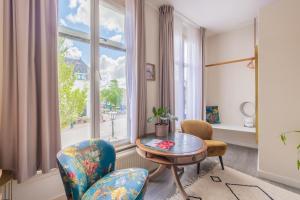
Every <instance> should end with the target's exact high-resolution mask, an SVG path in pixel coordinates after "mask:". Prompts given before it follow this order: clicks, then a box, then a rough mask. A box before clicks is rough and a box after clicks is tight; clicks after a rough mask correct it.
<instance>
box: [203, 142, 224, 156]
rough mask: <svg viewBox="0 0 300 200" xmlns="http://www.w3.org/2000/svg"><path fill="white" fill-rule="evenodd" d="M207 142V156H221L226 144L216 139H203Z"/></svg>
mask: <svg viewBox="0 0 300 200" xmlns="http://www.w3.org/2000/svg"><path fill="white" fill-rule="evenodd" d="M204 141H205V143H206V144H207V156H208V157H212V156H223V155H224V154H225V152H226V149H227V144H226V143H225V142H222V141H217V140H204Z"/></svg>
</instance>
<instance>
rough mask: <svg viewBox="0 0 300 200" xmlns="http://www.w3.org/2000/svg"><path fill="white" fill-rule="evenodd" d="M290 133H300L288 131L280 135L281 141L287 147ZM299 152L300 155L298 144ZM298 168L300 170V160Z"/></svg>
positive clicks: (299, 150) (299, 145) (299, 149)
mask: <svg viewBox="0 0 300 200" xmlns="http://www.w3.org/2000/svg"><path fill="white" fill-rule="evenodd" d="M289 133H300V131H299V130H295V131H287V132H284V133H281V134H280V140H281V141H282V143H283V144H285V145H286V141H287V136H286V135H287V134H289ZM297 150H298V154H299V153H300V144H298V146H297ZM297 168H298V170H300V160H299V159H298V160H297Z"/></svg>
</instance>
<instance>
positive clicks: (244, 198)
mask: <svg viewBox="0 0 300 200" xmlns="http://www.w3.org/2000/svg"><path fill="white" fill-rule="evenodd" d="M185 191H186V192H187V194H188V195H189V196H190V199H191V200H194V199H198V200H300V195H298V194H295V193H292V192H290V191H288V190H285V189H282V188H280V187H277V186H274V185H272V184H270V183H267V182H265V181H263V180H260V179H258V178H255V177H252V176H249V175H247V174H244V173H242V172H239V171H237V170H234V169H231V168H229V167H226V168H225V170H224V171H223V170H220V169H219V168H218V167H215V168H214V169H213V170H212V171H210V172H208V173H207V174H205V175H204V176H202V177H199V178H198V179H197V180H195V181H193V183H191V184H188V185H186V186H185ZM169 200H182V197H181V195H180V194H179V193H178V191H177V193H176V194H175V195H173V196H172V197H171V198H169Z"/></svg>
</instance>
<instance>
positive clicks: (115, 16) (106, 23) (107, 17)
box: [100, 5, 125, 32]
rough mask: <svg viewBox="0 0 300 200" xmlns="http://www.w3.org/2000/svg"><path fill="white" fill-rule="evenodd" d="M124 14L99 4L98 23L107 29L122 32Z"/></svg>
mask: <svg viewBox="0 0 300 200" xmlns="http://www.w3.org/2000/svg"><path fill="white" fill-rule="evenodd" d="M124 20H125V19H124V14H121V13H120V12H116V11H114V10H112V9H110V8H108V7H105V6H103V5H101V6H100V25H101V26H102V27H104V28H106V29H107V30H109V31H116V32H124Z"/></svg>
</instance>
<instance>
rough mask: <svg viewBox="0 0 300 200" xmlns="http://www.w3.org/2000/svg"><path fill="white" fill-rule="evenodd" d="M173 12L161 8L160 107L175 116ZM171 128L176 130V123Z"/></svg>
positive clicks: (172, 9)
mask: <svg viewBox="0 0 300 200" xmlns="http://www.w3.org/2000/svg"><path fill="white" fill-rule="evenodd" d="M173 12H174V8H173V7H172V6H170V5H163V6H161V7H160V8H159V65H160V66H159V106H161V107H165V108H168V109H169V110H170V112H171V113H172V114H175V96H174V93H175V91H174V84H175V83H174V38H173V32H174V16H173ZM170 127H171V131H174V130H175V125H174V123H172V124H171V126H170Z"/></svg>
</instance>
